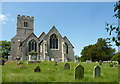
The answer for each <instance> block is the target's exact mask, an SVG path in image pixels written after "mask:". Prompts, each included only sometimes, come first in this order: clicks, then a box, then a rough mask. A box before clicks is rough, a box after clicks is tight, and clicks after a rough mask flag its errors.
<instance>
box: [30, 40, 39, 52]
mask: <svg viewBox="0 0 120 84" xmlns="http://www.w3.org/2000/svg"><path fill="white" fill-rule="evenodd" d="M28 45H29V46H28V48H29V52H31V51H33V50H34V51H35V52H36V51H37V43H36V41H35V40H34V39H32V40H30V41H29V43H28Z"/></svg>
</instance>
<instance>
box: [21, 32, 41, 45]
mask: <svg viewBox="0 0 120 84" xmlns="http://www.w3.org/2000/svg"><path fill="white" fill-rule="evenodd" d="M32 35H34V36H35V37H36V38H37V36H36V35H35V34H34V33H31V34H30V35H29V36H28V37H27V38H26V39H25V40H23V41H22V42H21V43H24V42H25V41H26V40H27V39H28V38H29V37H30V36H32ZM37 39H38V38H37ZM38 40H39V39H38Z"/></svg>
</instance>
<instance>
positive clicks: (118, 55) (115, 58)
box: [111, 53, 120, 61]
mask: <svg viewBox="0 0 120 84" xmlns="http://www.w3.org/2000/svg"><path fill="white" fill-rule="evenodd" d="M111 60H112V61H120V53H116V54H115V55H114V56H113V57H112V59H111Z"/></svg>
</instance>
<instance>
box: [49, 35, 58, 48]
mask: <svg viewBox="0 0 120 84" xmlns="http://www.w3.org/2000/svg"><path fill="white" fill-rule="evenodd" d="M50 48H51V49H58V38H57V36H56V35H55V34H52V35H51V36H50Z"/></svg>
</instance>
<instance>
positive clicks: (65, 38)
mask: <svg viewBox="0 0 120 84" xmlns="http://www.w3.org/2000/svg"><path fill="white" fill-rule="evenodd" d="M63 39H64V40H67V41H68V42H69V43H70V45H71V46H72V47H73V48H74V46H73V45H72V44H71V42H70V41H69V40H68V38H67V37H66V36H64V37H63Z"/></svg>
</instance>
